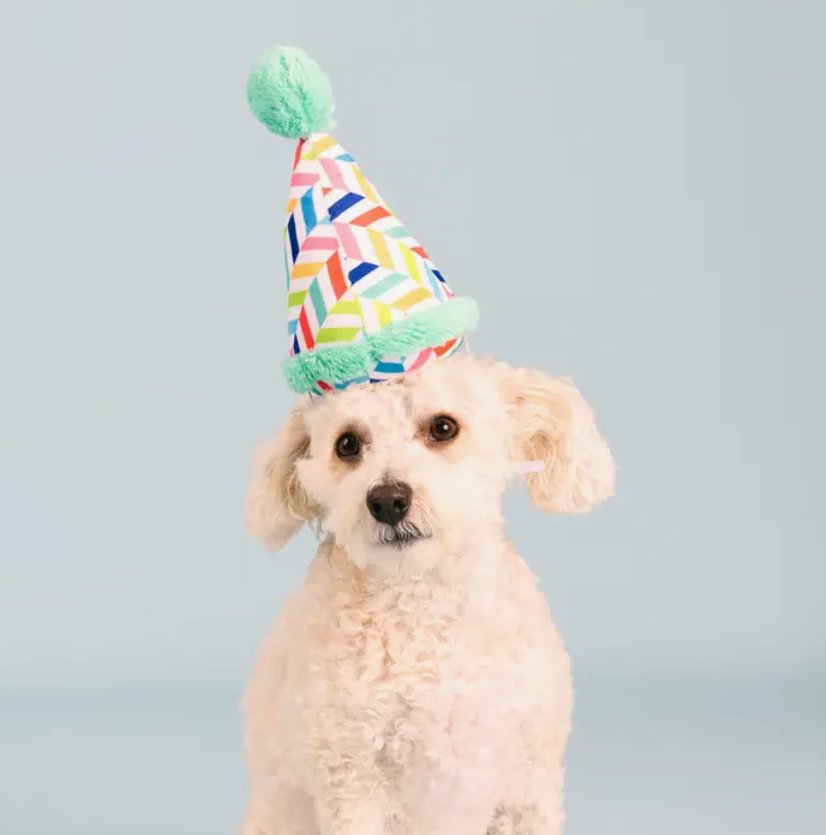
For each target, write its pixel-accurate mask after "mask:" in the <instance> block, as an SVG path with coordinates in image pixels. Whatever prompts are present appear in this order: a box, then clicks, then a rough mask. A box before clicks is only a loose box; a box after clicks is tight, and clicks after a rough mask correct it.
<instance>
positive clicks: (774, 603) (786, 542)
mask: <svg viewBox="0 0 826 835" xmlns="http://www.w3.org/2000/svg"><path fill="white" fill-rule="evenodd" d="M824 31H826V5H824V4H823V3H821V2H817V0H812V2H808V3H807V2H802V0H800V2H798V0H782V2H781V0H774V2H772V1H771V0H751V1H750V2H749V1H748V0H739V1H738V0H721V2H715V1H713V0H695V2H689V0H684V1H680V0H637V2H631V0H625V1H624V2H623V1H621V0H613V1H612V0H592V1H591V2H585V0H580V2H575V0H568V2H549V0H536V1H535V2H531V0H511V2H508V3H492V2H486V0H477V2H471V0H463V2H458V1H456V2H435V1H434V0H418V2H415V3H396V2H390V0H376V1H375V2H366V0H348V2H320V3H313V4H309V3H307V4H303V5H302V4H300V3H295V2H294V3H284V2H277V1H276V2H273V0H271V2H266V3H265V2H259V1H257V0H256V1H255V2H253V0H239V2H233V3H230V2H224V3H219V2H201V3H197V2H182V1H181V0H169V2H142V3H133V2H114V0H112V2H93V0H77V1H76V2H72V3H65V2H59V0H50V1H49V2H45V1H42V2H31V3H25V4H24V3H8V4H5V3H4V8H3V25H2V28H0V90H2V101H3V105H2V107H3V115H2V123H1V125H0V128H1V129H0V150H2V153H0V171H1V172H2V183H1V184H0V213H2V214H1V215H0V222H1V223H2V246H0V281H2V295H1V296H0V372H2V373H1V375H0V384H1V386H2V387H1V388H0V393H1V394H0V396H1V397H2V410H0V415H2V417H1V418H0V421H1V422H2V423H1V426H0V465H1V466H2V472H0V514H1V515H2V523H0V561H1V562H0V832H2V833H4V835H6V834H7V835H41V833H42V835H45V833H47V832H48V833H52V832H56V831H60V832H62V833H67V834H68V833H78V835H79V834H80V833H83V835H98V833H100V835H103V834H104V833H106V835H112V833H118V835H120V833H123V834H124V835H131V833H135V835H138V834H140V835H148V833H151V834H152V835H167V833H168V834H169V835H173V833H174V835H184V833H192V835H210V833H226V832H231V831H233V829H234V827H235V825H236V822H237V820H238V818H239V816H240V811H241V808H242V805H243V801H244V790H245V775H244V769H243V763H242V753H241V745H240V730H239V719H238V716H237V713H236V704H237V701H238V698H239V695H240V693H241V690H242V688H243V684H244V680H245V677H246V675H247V672H248V669H249V667H250V663H251V659H252V657H253V654H254V651H255V648H256V645H257V642H258V641H259V639H260V638H261V637H262V636H263V634H264V632H265V630H266V629H267V628H268V627H269V624H270V622H271V620H272V619H273V617H274V615H275V614H276V612H277V611H278V610H279V608H280V606H281V605H282V602H283V600H284V598H285V595H286V594H287V593H288V592H289V590H290V589H292V588H294V587H295V586H296V585H297V584H298V583H300V582H301V578H302V575H303V573H304V571H305V568H306V565H307V562H308V560H309V558H310V557H311V555H312V553H313V551H314V547H315V543H314V541H313V538H312V536H311V534H309V533H308V532H304V533H302V534H301V535H300V536H299V537H298V538H297V539H296V540H295V541H294V542H293V543H291V544H290V545H289V546H288V547H287V548H286V549H285V550H284V552H283V553H280V554H278V555H276V556H270V555H267V554H266V553H265V552H264V550H263V548H262V547H260V546H259V545H258V544H257V543H255V542H253V541H252V540H250V539H249V538H248V537H247V536H246V535H245V533H244V532H243V530H242V527H241V506H242V501H243V495H244V491H245V487H246V480H247V475H248V469H249V462H250V455H251V452H252V449H253V447H254V446H255V444H256V443H258V442H259V441H261V440H262V439H264V438H265V437H267V436H268V435H269V434H270V433H272V432H273V431H275V429H276V428H277V427H278V426H279V425H280V423H281V421H282V420H283V418H284V415H285V413H286V410H287V408H288V406H289V403H290V401H291V397H290V395H289V393H288V391H287V388H286V385H285V384H284V382H283V380H282V379H281V377H280V373H279V368H278V366H279V363H280V361H281V358H282V356H283V354H284V351H285V345H286V340H285V327H286V325H285V304H286V302H285V294H284V275H283V256H282V252H281V223H282V217H283V207H284V204H285V200H286V196H287V186H288V180H289V174H290V164H291V160H292V154H293V150H294V146H293V144H292V143H291V142H288V141H285V140H281V139H278V138H277V137H274V136H272V135H270V134H268V133H267V132H266V131H265V130H264V129H263V128H261V127H260V125H258V124H257V123H256V122H255V121H254V119H253V118H252V116H251V115H250V114H249V112H248V109H247V105H246V101H245V96H244V84H245V79H246V74H247V72H248V70H249V68H250V66H251V64H252V62H253V60H254V59H255V57H256V56H257V54H258V53H259V52H260V51H262V50H263V49H266V48H268V47H270V46H272V45H274V44H276V43H292V44H296V45H300V46H303V47H304V48H305V49H306V50H307V51H308V52H310V54H311V55H313V56H314V57H315V58H316V59H317V60H318V61H319V63H320V64H321V65H322V66H323V67H324V69H325V70H326V71H327V73H328V74H329V75H330V77H331V79H332V82H333V88H334V91H335V94H336V98H337V102H338V106H337V111H336V112H337V120H338V128H337V129H336V137H337V138H338V139H339V141H340V142H341V143H342V144H343V145H344V146H345V147H346V148H347V149H348V150H349V151H350V152H352V153H353V154H354V156H356V158H357V159H358V160H359V161H360V163H361V164H362V166H363V168H364V170H365V172H366V174H367V175H368V176H369V177H370V178H371V179H373V180H374V181H375V182H376V184H377V186H378V187H379V188H380V189H381V191H382V193H383V194H384V196H385V197H386V199H387V200H388V202H389V203H390V204H391V205H392V206H393V208H394V209H395V211H396V212H397V213H398V215H399V216H400V217H401V218H402V219H403V220H404V222H405V224H406V225H407V226H408V227H409V228H411V229H412V230H413V232H414V234H415V235H416V236H417V237H418V238H419V239H420V240H421V241H422V243H423V244H424V246H426V248H427V249H428V250H429V251H430V253H431V254H432V255H433V257H434V259H435V260H436V262H437V263H438V265H439V266H440V268H441V270H442V271H443V273H444V274H445V276H446V277H447V279H448V281H449V282H450V283H451V285H452V286H453V287H454V289H455V290H456V291H457V292H462V293H466V294H470V295H473V296H475V297H476V299H477V300H478V301H479V304H480V307H481V310H482V320H481V326H480V329H479V331H478V333H477V334H476V335H475V336H474V338H473V340H472V346H473V349H474V351H475V352H476V353H481V354H494V355H496V356H498V357H500V358H502V359H505V360H507V361H510V362H513V363H518V364H530V365H537V366H540V367H543V368H545V369H548V370H550V371H553V372H557V373H560V374H566V375H569V376H571V377H572V378H573V379H574V380H575V382H576V383H577V384H578V385H579V387H580V388H581V389H582V390H583V391H584V392H585V394H586V396H587V397H588V398H589V400H590V401H591V403H592V405H593V406H594V409H595V411H596V414H597V417H598V421H599V423H600V426H601V428H602V429H603V431H604V433H605V435H606V436H607V438H608V439H609V441H610V444H611V446H612V448H613V451H614V454H615V457H616V459H617V462H618V465H619V481H618V494H617V496H616V498H615V499H613V500H612V501H611V502H609V503H608V504H607V505H605V506H604V507H603V508H602V509H600V510H599V511H598V512H596V513H594V514H591V515H588V516H584V517H559V518H551V517H547V516H543V515H542V514H540V513H539V512H538V511H536V510H534V509H533V508H532V507H530V505H529V503H528V502H527V499H526V498H525V496H524V495H523V494H522V493H521V492H520V491H519V490H518V489H515V490H514V491H513V492H512V493H511V494H509V496H508V498H507V511H508V518H509V532H510V535H511V536H512V538H513V539H514V540H515V541H516V543H517V545H518V547H519V548H520V550H521V551H522V552H523V554H524V555H525V556H526V558H527V559H528V561H529V562H530V564H531V566H532V568H533V569H534V570H535V571H536V572H537V573H538V575H539V576H540V578H541V582H542V586H543V589H544V590H545V592H546V593H547V596H548V599H549V602H550V605H551V608H552V611H553V613H554V616H555V618H556V619H557V621H558V623H559V625H560V628H561V630H562V632H563V635H564V636H565V638H566V641H567V644H568V647H569V649H570V652H571V655H572V657H573V662H574V673H575V679H576V683H577V689H578V708H577V714H576V720H575V731H574V735H573V738H572V742H571V749H570V757H569V774H568V786H569V789H568V794H569V811H570V814H569V826H568V833H569V835H586V833H588V835H596V833H599V835H608V833H634V835H640V833H650V834H651V835H654V833H669V835H681V834H682V833H696V832H697V831H702V832H706V833H720V835H729V834H730V833H731V834H732V835H733V834H739V833H744V835H745V833H748V835H755V833H775V832H789V833H792V832H793V833H795V835H807V833H819V832H822V831H824V829H826V808H825V807H826V800H824V797H826V727H825V726H826V685H825V684H824V680H825V679H826V675H824V671H825V664H824V662H826V606H824V586H825V584H824V579H826V578H824V574H826V572H824V554H825V553H826V521H824V499H826V490H825V489H824V465H826V452H825V451H824V443H823V434H822V433H823V429H822V427H823V425H824V422H825V421H826V396H825V395H824V381H826V339H825V338H824V337H826V334H825V333H824V325H823V317H824V312H823V308H824V303H826V294H824V283H826V244H825V243H824V237H825V236H824V233H826V206H825V205H824V202H825V201H826V198H824V194H826V163H824V148H826V115H825V114H824V106H823V105H824V95H823V91H824V79H826V58H824V55H825V54H826V53H824V50H823V33H824ZM480 835H483V834H482V833H480ZM537 835H542V833H537Z"/></svg>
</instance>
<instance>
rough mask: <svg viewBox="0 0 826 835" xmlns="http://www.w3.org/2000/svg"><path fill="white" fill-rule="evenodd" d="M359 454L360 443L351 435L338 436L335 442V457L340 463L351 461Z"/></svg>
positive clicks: (350, 433)
mask: <svg viewBox="0 0 826 835" xmlns="http://www.w3.org/2000/svg"><path fill="white" fill-rule="evenodd" d="M360 454H361V441H360V440H359V439H358V438H357V437H356V436H355V435H354V434H353V433H352V432H345V433H344V434H343V435H339V437H338V440H337V441H336V455H337V456H338V457H339V458H340V459H341V460H342V461H352V460H353V459H354V458H358V457H359V455H360Z"/></svg>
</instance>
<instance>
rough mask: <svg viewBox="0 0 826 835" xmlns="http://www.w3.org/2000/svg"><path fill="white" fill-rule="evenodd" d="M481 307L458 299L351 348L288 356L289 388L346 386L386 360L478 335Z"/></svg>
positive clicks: (335, 347) (305, 389)
mask: <svg viewBox="0 0 826 835" xmlns="http://www.w3.org/2000/svg"><path fill="white" fill-rule="evenodd" d="M478 321H479V308H478V307H477V306H476V302H475V301H474V300H473V299H471V298H458V299H456V298H454V299H450V300H449V301H446V302H444V303H443V304H440V305H439V306H438V307H434V308H431V309H430V310H425V311H423V312H422V313H417V314H415V315H413V316H411V317H410V318H408V319H404V320H402V321H400V322H394V323H393V324H392V325H388V326H387V327H386V328H382V330H380V331H377V332H376V333H371V334H369V335H365V336H364V337H363V338H362V339H361V340H359V341H358V342H354V343H353V344H352V345H331V346H329V347H326V348H325V347H317V348H314V349H313V350H311V351H305V352H304V353H301V354H297V355H296V356H294V357H288V358H287V359H286V360H284V362H283V364H282V365H281V369H282V371H283V372H284V377H285V378H286V380H287V385H288V386H289V387H290V388H291V389H292V390H293V391H294V392H297V393H298V394H304V393H306V392H308V391H310V390H312V389H313V387H314V386H315V384H316V383H317V382H318V381H319V380H322V381H324V382H325V383H345V382H347V381H348V380H355V379H357V378H359V377H363V376H364V375H365V374H368V373H369V372H370V371H371V370H372V369H373V368H374V367H375V365H376V363H378V362H379V361H380V360H381V359H382V358H384V357H405V356H407V355H408V354H411V353H413V352H414V351H420V350H421V349H422V348H436V347H438V346H439V345H444V343H445V342H447V341H448V340H449V339H453V338H455V337H458V336H462V335H463V334H466V333H470V331H472V330H474V328H475V327H476V324H477V323H478Z"/></svg>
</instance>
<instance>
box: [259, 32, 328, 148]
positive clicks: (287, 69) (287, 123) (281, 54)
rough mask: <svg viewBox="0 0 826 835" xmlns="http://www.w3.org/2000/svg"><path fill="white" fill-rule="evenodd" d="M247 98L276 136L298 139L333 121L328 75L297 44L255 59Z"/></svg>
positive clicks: (324, 129)
mask: <svg viewBox="0 0 826 835" xmlns="http://www.w3.org/2000/svg"><path fill="white" fill-rule="evenodd" d="M247 101H249V103H250V107H251V108H252V112H253V113H254V114H255V117H256V118H257V119H258V121H259V122H261V123H262V124H263V125H264V126H265V127H266V128H267V129H268V130H271V131H272V132H273V133H277V134H278V135H279V136H286V137H288V138H290V139H298V138H299V137H301V136H309V134H311V133H315V132H316V131H328V130H330V129H331V128H332V127H333V125H334V122H333V90H332V88H331V87H330V79H328V78H327V76H326V75H325V74H324V73H323V72H322V70H321V67H319V66H318V64H316V62H315V61H313V59H312V58H310V56H309V55H307V53H306V52H304V51H303V50H302V49H297V48H296V47H292V46H279V47H276V48H275V49H273V50H272V51H271V52H266V53H264V54H263V55H262V56H261V57H260V58H259V59H258V60H257V61H256V62H255V66H254V67H253V69H252V72H251V73H250V77H249V80H248V81H247Z"/></svg>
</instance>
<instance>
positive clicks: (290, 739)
mask: <svg viewBox="0 0 826 835" xmlns="http://www.w3.org/2000/svg"><path fill="white" fill-rule="evenodd" d="M530 460H534V461H540V462H541V471H538V472H533V473H531V474H530V475H527V476H526V479H527V484H528V490H529V493H530V496H531V499H532V501H533V503H534V504H535V505H536V506H537V507H539V508H541V509H542V510H545V511H547V512H550V513H579V512H583V511H586V510H589V509H590V508H591V507H593V506H594V505H596V504H597V503H599V502H600V501H602V500H603V499H605V498H607V497H608V496H610V495H611V494H612V492H613V489H614V480H615V470H614V463H613V460H612V457H611V453H610V452H609V449H608V446H607V445H606V442H605V441H604V440H603V438H602V437H601V436H600V434H599V432H598V430H597V428H596V425H595V422H594V418H593V415H592V412H591V409H590V407H589V406H588V404H587V403H586V401H585V400H584V398H583V397H582V395H581V394H580V393H579V392H578V391H577V389H576V388H575V387H574V386H573V384H572V383H571V382H570V381H569V380H567V379H557V378H552V377H550V376H547V375H546V374H544V373H542V372H540V371H535V370H529V369H521V368H513V367H510V366H508V365H506V364H504V363H501V362H497V361H492V360H485V359H481V358H477V357H474V356H470V355H456V356H454V357H451V358H449V359H446V360H443V361H440V362H436V363H432V364H429V365H426V366H424V367H423V368H421V369H420V370H418V371H415V372H413V373H410V374H406V375H404V376H402V377H400V378H398V379H397V380H394V381H387V382H383V383H381V384H380V385H369V384H368V385H362V386H357V387H353V388H349V389H347V390H346V391H343V392H338V393H334V394H330V395H326V396H325V397H323V398H317V399H312V400H309V399H308V400H307V401H306V402H305V403H303V404H301V405H298V406H296V407H295V408H294V409H293V410H292V411H291V412H290V414H289V417H288V419H287V422H286V425H285V426H284V427H283V428H282V430H281V431H280V432H279V433H278V434H277V435H276V436H275V438H274V439H273V440H272V441H271V442H269V443H268V444H266V445H264V447H263V448H262V449H261V450H260V451H259V452H258V454H257V456H256V462H255V465H254V474H253V479H252V483H251V486H250V489H249V494H248V497H247V501H246V511H245V516H246V525H247V527H248V529H249V530H250V531H251V532H252V533H254V534H255V535H256V536H258V537H259V538H260V539H261V540H263V542H264V543H265V544H266V545H267V546H269V547H270V548H272V549H278V548H281V547H282V546H283V545H284V544H285V543H286V542H287V541H288V540H289V539H290V538H291V537H292V536H293V535H294V534H295V533H296V532H297V531H298V530H299V529H300V528H301V526H302V525H304V524H305V523H307V524H310V525H318V526H319V528H320V530H321V531H323V533H324V538H323V541H322V542H321V544H320V547H319V549H318V553H317V554H316V557H315V559H314V561H313V562H312V564H311V566H310V568H309V571H308V575H307V579H306V583H305V585H304V587H303V588H301V589H300V590H299V591H297V592H296V593H294V594H293V595H292V596H291V597H290V598H289V600H288V602H287V604H286V607H285V609H284V611H283V613H282V614H281V616H280V617H279V619H278V620H277V622H276V624H275V627H274V628H273V630H272V632H271V633H270V634H269V636H268V637H267V638H266V640H265V641H264V643H263V646H262V647H261V649H260V652H259V655H258V658H257V661H256V663H255V665H254V669H253V672H252V675H251V678H250V680H249V683H248V686H247V689H246V693H245V696H244V699H243V710H244V714H245V746H246V752H247V760H248V766H249V770H250V778H251V782H250V794H249V800H248V806H247V811H246V815H245V819H244V823H243V825H242V829H241V832H242V835H385V833H392V835H558V833H560V832H561V827H562V820H563V796H562V775H563V766H562V758H563V753H564V749H565V744H566V739H567V736H568V731H569V725H570V716H571V707H572V687H571V678H570V670H569V659H568V655H567V653H566V651H565V648H564V645H563V643H562V640H561V639H560V637H559V634H558V633H557V630H556V628H555V626H554V624H553V622H552V620H551V617H550V614H549V611H548V608H547V605H546V602H545V599H544V597H543V595H542V593H541V592H540V591H539V589H538V587H537V580H536V577H535V576H533V575H532V573H531V572H530V570H529V569H528V567H527V565H526V564H525V562H524V560H523V559H522V558H521V557H520V556H519V555H518V554H517V553H516V552H515V551H514V549H513V547H512V546H511V545H510V544H509V543H508V541H507V540H506V539H505V536H504V520H503V517H502V512H501V508H500V504H501V497H502V494H503V492H504V491H505V488H506V486H507V484H508V481H509V480H510V478H511V477H512V476H513V473H514V467H515V466H516V465H517V464H518V462H523V461H530Z"/></svg>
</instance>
